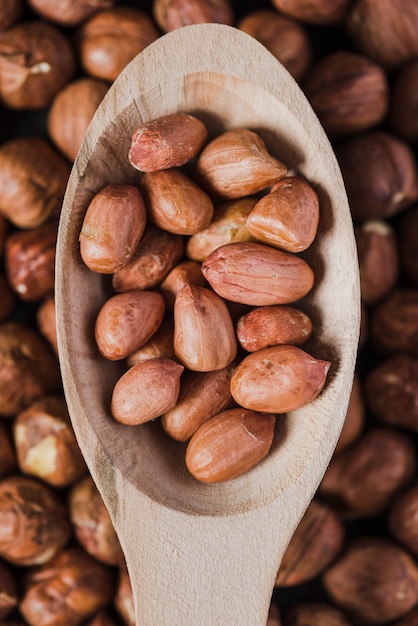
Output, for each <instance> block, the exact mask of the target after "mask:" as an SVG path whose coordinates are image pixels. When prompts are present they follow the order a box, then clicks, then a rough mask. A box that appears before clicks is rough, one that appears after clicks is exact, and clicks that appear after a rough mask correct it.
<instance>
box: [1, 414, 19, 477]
mask: <svg viewBox="0 0 418 626" xmlns="http://www.w3.org/2000/svg"><path fill="white" fill-rule="evenodd" d="M16 470H17V460H16V450H15V447H14V445H13V443H12V436H11V434H10V430H9V428H8V427H7V425H6V423H5V422H3V421H0V479H1V478H4V477H5V476H9V475H10V474H14V473H15V472H16Z"/></svg>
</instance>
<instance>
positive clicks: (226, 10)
mask: <svg viewBox="0 0 418 626" xmlns="http://www.w3.org/2000/svg"><path fill="white" fill-rule="evenodd" d="M152 10H153V14H154V18H155V20H156V22H157V24H158V26H159V27H160V28H161V30H163V31H164V32H169V31H171V30H175V29H176V28H181V27H182V26H187V25H188V24H204V23H209V22H214V23H218V24H229V25H232V23H233V21H234V13H233V7H232V3H231V1H230V0H187V1H186V2H185V1H184V0H153V6H152Z"/></svg>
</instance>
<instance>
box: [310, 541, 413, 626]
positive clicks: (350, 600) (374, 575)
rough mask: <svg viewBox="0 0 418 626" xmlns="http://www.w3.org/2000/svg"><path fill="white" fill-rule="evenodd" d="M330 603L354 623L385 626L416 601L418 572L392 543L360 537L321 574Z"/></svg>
mask: <svg viewBox="0 0 418 626" xmlns="http://www.w3.org/2000/svg"><path fill="white" fill-rule="evenodd" d="M322 580H323V583H324V587H325V590H326V591H327V593H328V595H329V596H330V598H331V600H332V601H333V602H335V604H336V605H337V606H338V607H339V608H341V609H342V610H343V611H346V612H347V614H348V616H349V617H350V618H352V619H353V620H357V621H358V622H360V623H365V624H370V625H372V624H386V623H387V622H390V621H391V620H394V619H397V618H399V617H401V616H402V615H405V614H406V613H407V612H408V611H410V610H411V609H412V608H413V607H414V606H415V605H416V603H417V602H418V569H417V566H416V563H415V562H414V560H413V559H412V558H411V556H410V555H409V554H408V553H407V552H406V551H405V550H403V549H402V548H401V547H399V546H398V545H397V544H395V543H394V542H392V541H390V540H387V539H384V538H380V537H371V536H370V537H369V536H361V537H357V538H356V539H354V540H352V541H351V542H350V543H349V544H348V545H347V546H346V550H345V551H344V553H343V554H342V555H341V556H340V557H339V558H338V559H337V561H336V562H335V563H334V564H333V565H332V566H331V567H330V568H329V569H328V570H327V571H326V572H325V574H324V575H323V578H322Z"/></svg>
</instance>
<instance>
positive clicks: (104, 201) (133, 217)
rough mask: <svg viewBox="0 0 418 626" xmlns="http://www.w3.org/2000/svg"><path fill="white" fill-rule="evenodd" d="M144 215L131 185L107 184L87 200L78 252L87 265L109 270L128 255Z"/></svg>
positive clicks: (140, 231)
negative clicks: (89, 200) (88, 202)
mask: <svg viewBox="0 0 418 626" xmlns="http://www.w3.org/2000/svg"><path fill="white" fill-rule="evenodd" d="M146 221H147V215H146V211H145V205H144V201H143V199H142V195H141V193H140V191H139V189H138V188H137V187H135V186H134V185H107V186H106V187H104V188H103V189H101V190H100V191H99V192H98V193H97V194H96V195H95V196H94V197H93V199H92V200H91V202H90V204H89V205H88V207H87V211H86V214H85V216H84V220H83V224H82V226H81V231H80V237H79V239H80V254H81V258H82V259H83V261H84V263H85V264H86V265H87V267H88V268H89V269H91V270H92V271H94V272H100V273H102V274H113V273H114V272H116V271H117V270H119V269H120V268H121V267H123V266H124V265H126V263H127V262H128V261H129V260H130V259H131V258H132V256H133V254H134V252H135V250H136V248H137V247H138V244H139V242H140V240H141V237H142V235H143V232H144V230H145V225H146Z"/></svg>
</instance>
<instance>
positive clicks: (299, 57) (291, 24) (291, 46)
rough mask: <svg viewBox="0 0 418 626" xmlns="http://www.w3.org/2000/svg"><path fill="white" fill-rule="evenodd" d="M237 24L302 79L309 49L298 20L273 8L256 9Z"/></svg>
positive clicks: (309, 43)
mask: <svg viewBox="0 0 418 626" xmlns="http://www.w3.org/2000/svg"><path fill="white" fill-rule="evenodd" d="M237 27H238V28H239V29H240V30H242V31H244V32H245V33H248V34H249V35H251V36H252V37H254V38H255V39H257V40H258V41H259V42H260V43H262V44H263V46H265V47H266V48H267V50H269V51H270V52H271V53H272V54H273V55H274V56H275V57H276V59H278V61H280V63H282V65H283V66H284V67H285V68H286V69H287V71H288V72H289V73H290V74H291V75H292V76H293V78H295V80H297V81H300V80H301V79H302V77H303V76H304V74H305V73H306V71H307V69H308V67H309V66H310V64H311V59H312V50H311V42H310V39H309V36H308V32H307V30H306V29H305V28H304V26H303V25H302V24H301V23H299V22H298V21H296V20H294V19H292V18H290V17H285V16H284V15H281V14H280V13H278V12H277V11H275V10H274V9H259V10H255V11H251V12H249V13H247V14H246V15H244V16H243V17H242V18H241V20H240V21H239V22H238V24H237Z"/></svg>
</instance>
